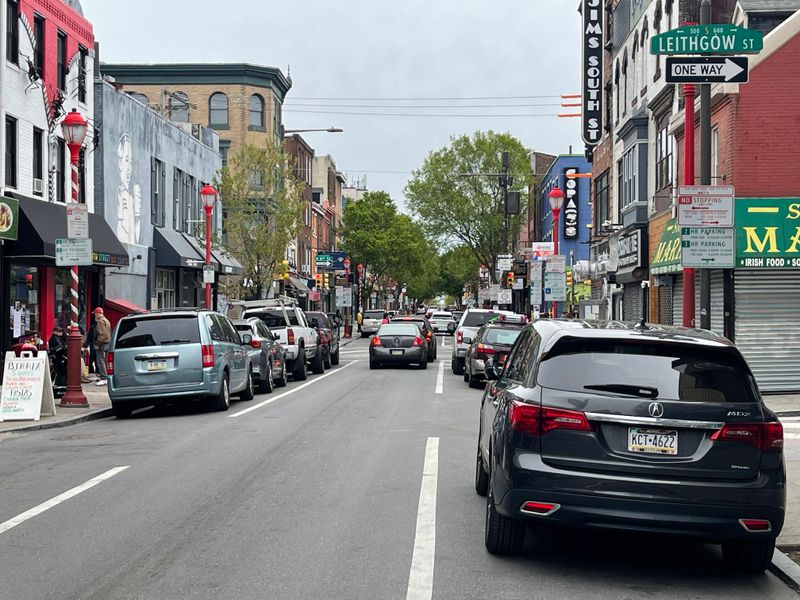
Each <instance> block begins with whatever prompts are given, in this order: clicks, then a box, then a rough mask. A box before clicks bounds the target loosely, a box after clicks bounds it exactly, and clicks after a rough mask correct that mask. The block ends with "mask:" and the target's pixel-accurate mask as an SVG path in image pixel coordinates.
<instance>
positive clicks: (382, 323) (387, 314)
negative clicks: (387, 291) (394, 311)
mask: <svg viewBox="0 0 800 600" xmlns="http://www.w3.org/2000/svg"><path fill="white" fill-rule="evenodd" d="M388 322H389V313H388V312H385V313H383V321H381V325H386V324H387V323H388Z"/></svg>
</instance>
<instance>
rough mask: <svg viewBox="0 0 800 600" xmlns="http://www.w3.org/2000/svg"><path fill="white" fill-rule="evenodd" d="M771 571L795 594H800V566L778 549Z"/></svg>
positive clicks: (773, 556)
mask: <svg viewBox="0 0 800 600" xmlns="http://www.w3.org/2000/svg"><path fill="white" fill-rule="evenodd" d="M769 570H770V571H772V573H774V574H775V575H776V576H777V577H778V579H780V580H781V581H783V582H784V583H785V584H786V585H788V586H789V587H790V588H792V589H793V590H794V591H795V592H800V565H798V564H797V563H796V562H794V561H793V560H792V559H791V558H789V557H788V556H786V555H785V554H784V553H783V552H781V551H780V550H778V549H777V548H775V554H773V555H772V564H771V565H770V567H769Z"/></svg>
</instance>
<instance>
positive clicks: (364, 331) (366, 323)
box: [361, 310, 385, 337]
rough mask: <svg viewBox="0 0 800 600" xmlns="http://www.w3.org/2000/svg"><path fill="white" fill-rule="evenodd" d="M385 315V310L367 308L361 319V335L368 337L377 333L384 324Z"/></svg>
mask: <svg viewBox="0 0 800 600" xmlns="http://www.w3.org/2000/svg"><path fill="white" fill-rule="evenodd" d="M384 315H385V312H384V311H383V310H365V311H364V313H363V315H362V317H363V319H362V321H361V337H368V336H369V335H371V334H373V333H376V332H377V331H378V329H380V327H381V325H382V324H383V317H384Z"/></svg>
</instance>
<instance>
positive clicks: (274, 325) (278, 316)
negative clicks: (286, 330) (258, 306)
mask: <svg viewBox="0 0 800 600" xmlns="http://www.w3.org/2000/svg"><path fill="white" fill-rule="evenodd" d="M287 315H288V317H289V324H290V325H299V324H300V323H298V321H297V315H296V314H295V313H294V312H293V311H291V312H287ZM255 316H257V317H258V318H259V319H261V321H262V322H263V323H264V325H266V326H267V327H269V328H270V329H280V328H282V327H286V318H285V317H284V316H283V312H282V311H280V310H272V311H265V312H259V313H257V314H256V315H255Z"/></svg>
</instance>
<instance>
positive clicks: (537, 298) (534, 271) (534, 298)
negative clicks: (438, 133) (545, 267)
mask: <svg viewBox="0 0 800 600" xmlns="http://www.w3.org/2000/svg"><path fill="white" fill-rule="evenodd" d="M530 274H531V304H539V303H540V302H541V301H542V293H543V291H544V290H543V286H542V263H540V262H539V261H536V262H533V263H531V268H530Z"/></svg>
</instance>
